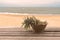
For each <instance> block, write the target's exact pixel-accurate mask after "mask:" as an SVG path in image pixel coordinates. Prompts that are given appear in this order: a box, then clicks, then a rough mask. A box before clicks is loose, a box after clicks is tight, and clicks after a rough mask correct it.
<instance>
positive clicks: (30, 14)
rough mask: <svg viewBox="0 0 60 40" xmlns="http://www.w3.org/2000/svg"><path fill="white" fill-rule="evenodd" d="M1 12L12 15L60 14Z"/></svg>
mask: <svg viewBox="0 0 60 40" xmlns="http://www.w3.org/2000/svg"><path fill="white" fill-rule="evenodd" d="M0 14H10V15H59V14H32V13H10V12H0Z"/></svg>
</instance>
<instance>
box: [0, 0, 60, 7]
mask: <svg viewBox="0 0 60 40" xmlns="http://www.w3.org/2000/svg"><path fill="white" fill-rule="evenodd" d="M59 2H60V0H0V6H39V5H40V6H43V5H45V6H47V5H50V4H54V5H55V4H56V3H59Z"/></svg>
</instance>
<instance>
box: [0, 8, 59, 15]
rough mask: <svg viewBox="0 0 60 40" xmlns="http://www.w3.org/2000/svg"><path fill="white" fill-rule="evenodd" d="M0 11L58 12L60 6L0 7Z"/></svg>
mask: <svg viewBox="0 0 60 40" xmlns="http://www.w3.org/2000/svg"><path fill="white" fill-rule="evenodd" d="M0 12H8V13H22V14H24V13H28V14H60V7H59V8H58V7H55V8H54V7H50V8H49V7H0Z"/></svg>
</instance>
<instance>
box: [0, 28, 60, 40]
mask: <svg viewBox="0 0 60 40" xmlns="http://www.w3.org/2000/svg"><path fill="white" fill-rule="evenodd" d="M53 39H54V40H60V32H59V31H58V32H57V31H54V32H53V31H44V32H42V33H39V34H36V33H34V32H32V31H25V30H24V29H23V28H22V29H21V28H0V40H53Z"/></svg>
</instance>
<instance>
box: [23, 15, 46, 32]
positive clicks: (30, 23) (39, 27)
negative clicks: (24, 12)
mask: <svg viewBox="0 0 60 40" xmlns="http://www.w3.org/2000/svg"><path fill="white" fill-rule="evenodd" d="M22 25H23V27H24V28H25V29H29V28H31V27H32V29H33V31H34V32H35V33H40V32H42V31H44V29H45V27H46V26H47V22H46V21H44V22H42V21H40V20H38V19H36V17H34V16H32V17H27V18H26V19H25V20H24V21H23V24H22Z"/></svg>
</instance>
